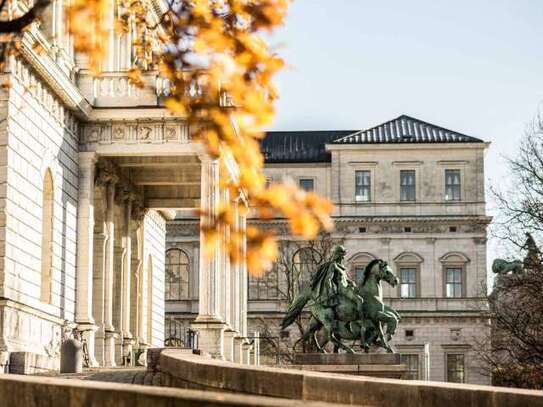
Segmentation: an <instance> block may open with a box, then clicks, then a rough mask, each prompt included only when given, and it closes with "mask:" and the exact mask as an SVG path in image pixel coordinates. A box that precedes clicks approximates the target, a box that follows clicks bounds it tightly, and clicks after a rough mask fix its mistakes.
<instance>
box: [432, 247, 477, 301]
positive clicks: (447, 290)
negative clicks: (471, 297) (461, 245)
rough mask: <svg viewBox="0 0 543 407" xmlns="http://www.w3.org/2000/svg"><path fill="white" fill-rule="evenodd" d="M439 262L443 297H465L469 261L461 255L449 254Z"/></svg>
mask: <svg viewBox="0 0 543 407" xmlns="http://www.w3.org/2000/svg"><path fill="white" fill-rule="evenodd" d="M439 261H440V262H441V264H442V265H443V295H444V296H445V297H446V298H461V297H466V296H467V294H468V293H467V285H466V269H467V265H468V263H469V262H470V259H469V258H468V257H467V256H466V255H465V254H463V253H459V252H450V253H447V254H445V255H444V256H442V257H441V258H440V259H439Z"/></svg>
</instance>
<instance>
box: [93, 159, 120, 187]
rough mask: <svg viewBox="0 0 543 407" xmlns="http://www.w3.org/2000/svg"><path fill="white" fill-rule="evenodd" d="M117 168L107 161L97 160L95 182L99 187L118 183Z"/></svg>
mask: <svg viewBox="0 0 543 407" xmlns="http://www.w3.org/2000/svg"><path fill="white" fill-rule="evenodd" d="M119 180H120V177H119V175H118V170H117V166H116V165H115V164H113V163H112V162H111V161H109V160H98V162H97V168H96V181H97V183H98V184H99V185H115V184H117V183H118V182H119Z"/></svg>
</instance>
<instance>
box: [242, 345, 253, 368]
mask: <svg viewBox="0 0 543 407" xmlns="http://www.w3.org/2000/svg"><path fill="white" fill-rule="evenodd" d="M252 351H253V345H252V344H250V343H249V342H247V341H245V342H244V343H243V345H242V357H243V360H242V362H241V363H243V364H244V365H250V364H252V363H251V353H252Z"/></svg>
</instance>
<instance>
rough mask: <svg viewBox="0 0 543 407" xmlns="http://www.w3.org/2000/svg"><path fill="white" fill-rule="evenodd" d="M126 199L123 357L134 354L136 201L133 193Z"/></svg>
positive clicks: (122, 320) (122, 301) (122, 306)
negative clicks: (131, 226)
mask: <svg viewBox="0 0 543 407" xmlns="http://www.w3.org/2000/svg"><path fill="white" fill-rule="evenodd" d="M123 198H124V231H123V241H124V260H123V271H122V272H123V274H122V284H121V287H122V293H121V295H122V300H121V308H122V313H121V333H122V337H123V340H122V344H123V345H122V352H123V357H126V356H128V355H129V354H130V353H131V352H132V345H133V337H132V333H131V332H130V315H131V313H130V311H131V309H130V297H131V291H132V283H131V277H132V231H131V228H130V225H131V221H132V202H133V201H134V200H135V199H136V196H135V194H134V193H133V192H128V193H126V195H125V196H124V197H123Z"/></svg>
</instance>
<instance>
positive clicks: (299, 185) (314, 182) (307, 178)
mask: <svg viewBox="0 0 543 407" xmlns="http://www.w3.org/2000/svg"><path fill="white" fill-rule="evenodd" d="M302 181H311V183H312V185H313V189H311V190H307V189H305V188H303V187H302ZM316 187H317V182H316V179H315V177H306V176H303V177H298V188H300V189H301V190H303V191H305V192H315V191H316Z"/></svg>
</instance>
